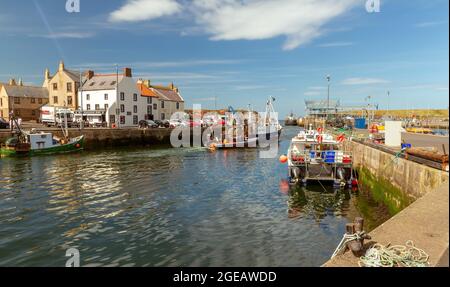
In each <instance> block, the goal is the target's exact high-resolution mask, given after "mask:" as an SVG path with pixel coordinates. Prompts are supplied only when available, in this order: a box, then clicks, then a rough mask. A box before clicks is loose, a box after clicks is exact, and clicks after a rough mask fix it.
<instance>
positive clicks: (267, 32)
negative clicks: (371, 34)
mask: <svg viewBox="0 0 450 287" xmlns="http://www.w3.org/2000/svg"><path fill="white" fill-rule="evenodd" d="M360 3H361V1H360V0H321V1H315V0H246V1H242V0H193V1H192V2H191V1H179V2H177V1H176V0H128V1H127V3H126V4H125V5H124V6H122V7H121V8H119V9H118V10H116V11H114V12H112V13H111V14H110V21H111V22H136V21H145V20H152V19H156V18H159V17H163V16H169V15H173V14H176V13H179V12H181V11H184V12H186V13H184V15H185V16H186V15H187V17H193V18H194V21H195V22H196V23H197V25H198V26H197V27H194V28H191V30H193V31H197V32H198V31H203V32H204V33H207V34H209V35H211V39H212V40H263V39H270V38H274V37H279V36H285V37H286V41H285V43H284V45H283V49H285V50H292V49H295V48H297V47H299V46H301V45H304V44H307V43H309V42H311V41H312V40H314V39H315V38H317V37H319V36H321V35H322V34H324V33H325V32H326V31H325V28H324V26H325V25H326V24H327V23H329V22H330V21H332V20H333V19H335V18H337V17H339V16H342V15H344V14H345V13H346V12H348V11H349V10H350V9H352V8H353V7H354V6H355V5H357V4H360Z"/></svg>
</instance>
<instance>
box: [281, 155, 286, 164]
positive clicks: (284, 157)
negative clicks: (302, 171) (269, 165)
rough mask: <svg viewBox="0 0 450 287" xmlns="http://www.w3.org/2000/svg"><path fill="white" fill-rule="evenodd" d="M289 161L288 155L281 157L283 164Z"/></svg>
mask: <svg viewBox="0 0 450 287" xmlns="http://www.w3.org/2000/svg"><path fill="white" fill-rule="evenodd" d="M287 161H288V157H287V156H286V155H284V154H283V155H281V156H280V162H281V163H286V162H287Z"/></svg>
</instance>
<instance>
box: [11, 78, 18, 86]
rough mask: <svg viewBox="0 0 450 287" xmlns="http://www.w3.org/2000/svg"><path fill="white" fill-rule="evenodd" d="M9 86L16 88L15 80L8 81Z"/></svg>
mask: <svg viewBox="0 0 450 287" xmlns="http://www.w3.org/2000/svg"><path fill="white" fill-rule="evenodd" d="M9 85H10V86H16V79H14V78H13V79H9Z"/></svg>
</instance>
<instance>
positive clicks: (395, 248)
mask: <svg viewBox="0 0 450 287" xmlns="http://www.w3.org/2000/svg"><path fill="white" fill-rule="evenodd" d="M428 259H429V255H428V254H427V253H426V252H425V251H424V250H422V249H420V248H417V247H415V246H414V243H413V241H411V240H408V241H407V242H406V246H403V245H392V246H390V244H388V245H386V246H383V245H381V244H379V243H377V244H375V245H373V246H372V247H371V248H370V249H368V250H367V252H366V254H365V255H364V256H362V257H361V258H360V260H359V261H358V265H359V266H360V267H427V266H429V263H428Z"/></svg>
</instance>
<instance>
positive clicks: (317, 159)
mask: <svg viewBox="0 0 450 287" xmlns="http://www.w3.org/2000/svg"><path fill="white" fill-rule="evenodd" d="M344 141H345V136H344V135H340V136H338V137H337V138H335V137H334V136H333V135H331V134H327V133H325V132H323V130H322V129H321V128H319V129H317V130H313V129H312V128H310V129H309V130H302V131H300V133H299V134H298V135H297V136H295V137H294V138H292V140H291V144H290V146H289V149H288V154H287V163H288V176H289V179H290V182H291V183H304V184H306V183H307V182H309V181H316V182H317V181H318V182H319V183H321V182H331V183H333V184H334V185H335V186H340V187H345V186H349V187H351V186H354V185H356V184H357V181H356V180H355V179H354V178H353V166H352V154H351V152H349V151H345V149H344V144H343V143H344Z"/></svg>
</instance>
